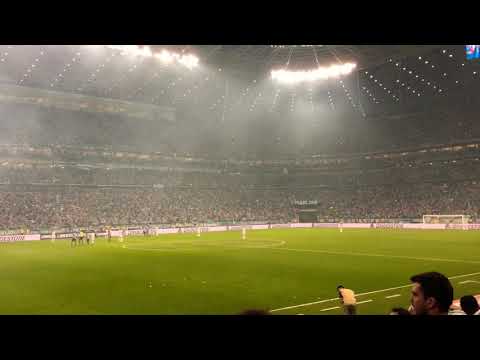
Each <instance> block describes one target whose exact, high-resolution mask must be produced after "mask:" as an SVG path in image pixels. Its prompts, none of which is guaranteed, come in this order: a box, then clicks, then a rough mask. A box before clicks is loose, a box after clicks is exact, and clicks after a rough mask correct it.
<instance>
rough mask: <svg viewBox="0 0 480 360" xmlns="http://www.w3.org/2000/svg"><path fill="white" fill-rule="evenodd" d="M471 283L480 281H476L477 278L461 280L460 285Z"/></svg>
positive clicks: (479, 282)
mask: <svg viewBox="0 0 480 360" xmlns="http://www.w3.org/2000/svg"><path fill="white" fill-rule="evenodd" d="M470 283H476V284H480V281H475V280H465V281H461V282H459V284H460V285H462V284H470Z"/></svg>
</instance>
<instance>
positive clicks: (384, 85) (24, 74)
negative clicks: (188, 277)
mask: <svg viewBox="0 0 480 360" xmlns="http://www.w3.org/2000/svg"><path fill="white" fill-rule="evenodd" d="M151 48H152V50H154V51H161V50H162V49H167V50H169V51H175V52H177V53H182V54H189V53H192V54H195V55H196V56H197V57H198V58H199V60H200V64H201V66H199V68H198V69H193V70H191V69H187V68H183V67H181V66H177V67H175V66H167V65H165V64H162V63H161V62H160V61H158V59H156V58H152V57H150V58H149V57H142V56H133V55H129V54H125V53H122V52H121V51H119V50H116V49H112V48H109V47H107V46H101V45H98V46H79V45H35V46H30V45H22V46H8V45H2V46H0V84H10V85H18V86H27V87H30V88H42V89H49V90H52V91H57V92H66V93H76V94H83V95H88V96H95V97H101V98H108V99H118V100H125V101H131V102H138V103H145V104H152V105H159V106H168V107H173V108H176V109H177V110H182V109H186V111H190V112H192V111H194V112H195V114H196V115H198V116H199V117H201V118H221V119H223V120H224V119H225V117H227V118H228V117H229V116H231V119H232V120H236V117H235V116H234V115H235V114H240V115H239V116H240V117H245V115H252V116H253V115H254V114H250V112H252V113H255V112H260V111H262V112H263V113H266V112H268V111H270V112H273V111H276V112H277V115H276V116H279V114H285V113H288V112H289V111H288V110H290V112H291V113H292V114H295V111H294V110H295V109H296V104H301V103H302V104H308V103H310V105H311V106H310V105H308V106H309V107H311V109H312V111H313V112H315V111H317V110H318V111H320V112H323V113H325V111H326V110H328V108H331V110H334V111H339V110H341V111H343V110H348V111H350V112H351V113H355V114H357V115H362V116H365V115H370V116H372V115H374V114H378V113H384V112H392V111H391V110H392V109H394V110H393V112H394V113H401V112H403V111H405V109H406V108H407V107H408V105H410V104H413V105H415V102H416V103H419V102H420V101H421V102H422V103H423V104H425V103H426V102H427V101H428V100H429V99H437V98H439V96H444V95H446V94H457V93H458V92H459V91H462V89H467V87H468V86H469V85H470V84H471V83H472V82H478V81H477V80H476V79H477V78H478V77H479V76H478V75H477V73H480V71H479V69H478V67H479V64H478V62H477V63H474V62H467V61H465V52H464V47H463V46H462V45H444V46H442V45H183V46H162V45H152V46H151ZM348 61H352V62H355V63H356V64H357V71H355V72H354V73H352V74H351V75H349V76H347V77H345V78H343V79H332V80H329V81H326V82H320V83H318V84H312V85H311V86H310V87H309V88H308V87H303V88H302V87H298V88H297V89H292V88H283V87H281V86H279V85H278V84H275V83H274V82H273V81H271V78H270V71H271V70H273V69H276V68H278V67H285V68H287V69H288V70H297V69H311V68H315V67H316V66H319V65H323V64H327V65H329V64H332V63H333V64H335V63H339V62H342V63H343V62H348ZM342 80H343V81H342ZM316 105H318V106H316ZM192 109H193V110H192ZM302 109H303V110H305V106H303V108H302ZM199 110H200V111H199ZM242 110H243V111H246V114H245V113H242ZM202 111H203V113H201V114H200V112H202Z"/></svg>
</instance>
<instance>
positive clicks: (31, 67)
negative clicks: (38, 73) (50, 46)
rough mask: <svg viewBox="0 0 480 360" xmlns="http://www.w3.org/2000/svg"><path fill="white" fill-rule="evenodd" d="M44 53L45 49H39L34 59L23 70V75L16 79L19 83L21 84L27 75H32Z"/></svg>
mask: <svg viewBox="0 0 480 360" xmlns="http://www.w3.org/2000/svg"><path fill="white" fill-rule="evenodd" d="M44 55H45V50H43V49H42V50H41V51H40V53H39V55H38V56H37V57H36V58H35V60H34V61H33V62H32V63H31V64H30V65H29V66H28V67H27V69H26V70H25V73H24V74H23V76H22V77H21V78H20V80H19V81H18V84H19V85H22V84H23V82H24V81H25V80H27V79H28V78H29V77H31V76H32V74H33V72H34V71H35V69H36V68H37V66H38V65H39V64H40V60H41V58H42V57H43V56H44Z"/></svg>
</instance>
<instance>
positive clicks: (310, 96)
mask: <svg viewBox="0 0 480 360" xmlns="http://www.w3.org/2000/svg"><path fill="white" fill-rule="evenodd" d="M308 101H309V102H310V108H311V110H312V112H313V111H314V110H315V108H314V106H313V89H312V88H311V87H310V88H308Z"/></svg>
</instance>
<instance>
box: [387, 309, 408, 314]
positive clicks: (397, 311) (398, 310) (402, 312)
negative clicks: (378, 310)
mask: <svg viewBox="0 0 480 360" xmlns="http://www.w3.org/2000/svg"><path fill="white" fill-rule="evenodd" d="M391 313H396V314H397V315H410V312H409V311H408V310H407V309H404V308H393V309H392V311H391Z"/></svg>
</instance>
